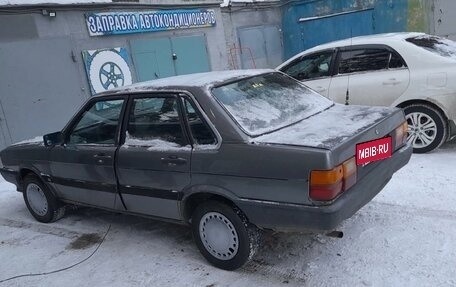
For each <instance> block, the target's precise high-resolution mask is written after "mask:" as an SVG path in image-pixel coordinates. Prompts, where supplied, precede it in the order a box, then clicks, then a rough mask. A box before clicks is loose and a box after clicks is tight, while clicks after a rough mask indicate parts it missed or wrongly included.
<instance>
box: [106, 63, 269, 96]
mask: <svg viewBox="0 0 456 287" xmlns="http://www.w3.org/2000/svg"><path fill="white" fill-rule="evenodd" d="M272 72H277V71H275V70H272V69H258V70H230V71H215V72H207V73H197V74H188V75H182V76H174V77H169V78H163V79H157V80H151V81H145V82H139V83H135V84H133V85H129V86H124V87H119V88H116V89H112V90H109V91H106V92H103V93H101V94H100V95H106V94H112V93H114V94H115V93H120V92H141V91H148V90H153V89H163V88H172V87H208V88H209V87H211V86H214V85H216V84H218V83H223V82H228V81H232V80H236V79H240V78H246V77H251V76H256V75H260V74H265V73H272Z"/></svg>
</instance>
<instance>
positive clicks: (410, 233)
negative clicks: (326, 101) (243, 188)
mask: <svg viewBox="0 0 456 287" xmlns="http://www.w3.org/2000/svg"><path fill="white" fill-rule="evenodd" d="M455 162H456V142H453V143H452V144H447V145H445V146H444V147H443V148H441V149H440V150H438V151H437V152H435V153H431V154H424V155H413V157H412V159H411V162H410V164H409V165H407V166H406V167H405V168H403V169H402V170H401V171H399V172H398V173H397V174H396V175H395V176H394V177H393V179H392V181H391V182H390V183H389V184H388V185H387V186H386V188H385V189H384V190H383V191H382V193H381V194H380V195H379V196H377V197H376V198H375V199H374V200H373V201H372V202H371V203H370V204H368V205H367V206H365V207H364V208H363V209H361V210H360V211H359V212H358V213H357V214H356V215H355V216H354V217H352V218H351V219H349V220H347V221H345V222H344V223H343V224H342V225H341V226H340V230H342V231H344V233H345V236H344V238H342V239H333V238H328V237H325V236H322V235H306V234H300V233H292V234H281V233H278V234H266V235H265V239H264V245H263V247H262V248H261V250H260V252H259V254H258V255H257V256H256V257H255V258H254V261H253V262H252V263H250V264H249V265H247V266H246V267H245V268H243V269H241V270H238V271H236V272H227V271H222V270H218V269H216V268H213V267H211V266H210V265H209V264H208V263H206V261H205V260H204V259H203V257H202V256H201V255H200V254H199V252H198V250H197V248H196V246H195V245H194V243H193V241H192V238H191V234H190V230H189V229H188V228H187V227H184V226H176V225H172V224H168V223H162V222H157V221H153V220H149V219H143V218H138V217H132V216H126V215H120V214H115V213H109V212H105V211H100V210H95V209H79V210H77V211H73V212H71V213H70V214H68V215H67V216H66V217H65V218H63V219H62V220H60V221H58V222H56V223H52V224H41V223H38V222H36V221H35V220H34V219H33V218H32V216H31V215H30V214H29V213H28V211H27V209H26V207H25V204H24V203H23V200H22V196H21V194H20V193H17V192H14V187H13V186H11V185H10V184H8V183H5V182H2V183H0V258H1V261H0V280H2V279H5V278H8V277H10V276H14V275H19V274H23V273H35V272H45V271H51V270H54V269H58V268H62V267H65V266H68V265H71V264H74V263H76V262H78V261H80V260H82V259H84V258H85V257H87V256H88V255H90V253H92V252H93V250H94V249H95V248H96V246H97V242H99V240H100V237H102V236H103V235H104V233H105V232H106V230H107V229H108V227H109V226H110V225H111V229H110V232H109V233H108V235H107V237H106V240H105V242H104V243H103V244H102V245H101V247H100V249H99V250H98V251H97V252H96V253H95V255H94V256H93V257H92V258H90V259H89V260H88V261H86V262H84V263H83V264H81V265H79V266H76V267H74V268H72V269H70V270H67V271H64V272H60V273H56V274H52V275H47V276H40V277H25V278H19V279H16V280H12V281H8V282H5V283H3V284H0V286H252V287H253V286H262V287H263V286H456V278H455V276H454V266H455V264H456V259H455V258H456V244H454V242H456V212H455V211H456V189H455V186H456V166H455ZM78 239H79V240H78ZM82 239H85V240H82Z"/></svg>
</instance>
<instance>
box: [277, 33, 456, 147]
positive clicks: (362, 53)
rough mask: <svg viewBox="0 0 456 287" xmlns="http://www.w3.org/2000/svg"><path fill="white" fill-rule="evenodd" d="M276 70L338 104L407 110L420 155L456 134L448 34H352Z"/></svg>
mask: <svg viewBox="0 0 456 287" xmlns="http://www.w3.org/2000/svg"><path fill="white" fill-rule="evenodd" d="M277 69H278V70H280V71H282V72H284V73H286V74H288V75H290V76H292V77H294V78H296V79H298V80H300V81H303V82H304V83H305V84H306V85H307V86H309V87H311V88H312V89H314V90H315V91H317V92H319V93H320V94H322V95H324V96H326V97H328V98H330V99H331V100H333V101H335V102H338V103H345V104H350V105H373V106H397V107H401V108H403V109H404V112H405V114H406V117H407V121H408V124H409V130H408V133H409V138H408V140H409V141H410V142H411V143H412V144H413V148H414V149H413V150H414V152H416V153H425V152H428V151H431V150H434V149H436V148H438V147H439V146H440V145H441V144H442V143H444V142H445V141H446V140H449V139H451V138H452V137H454V136H456V124H455V122H456V80H454V79H455V78H456V43H455V42H453V41H450V40H447V39H445V38H440V37H436V36H430V35H426V34H423V33H392V34H378V35H371V36H362V37H356V38H350V39H345V40H342V41H337V42H332V43H328V44H324V45H320V46H317V47H314V48H312V49H309V50H306V51H304V52H302V53H300V54H298V55H296V56H294V57H292V58H291V59H289V60H288V61H286V62H285V63H283V64H282V65H280V66H279V67H277ZM451 79H453V80H451Z"/></svg>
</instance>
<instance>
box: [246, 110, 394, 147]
mask: <svg viewBox="0 0 456 287" xmlns="http://www.w3.org/2000/svg"><path fill="white" fill-rule="evenodd" d="M391 111H392V110H391V108H383V107H364V106H344V105H339V104H336V105H334V106H333V107H331V108H330V109H328V110H326V111H323V112H321V113H319V114H317V115H315V116H313V117H311V118H309V119H307V120H303V121H302V122H299V123H297V124H295V125H293V126H290V127H287V128H284V129H282V130H279V131H277V132H274V133H271V134H267V135H264V136H260V137H257V138H254V139H252V141H255V142H258V143H272V144H289V145H300V146H311V147H324V148H332V147H334V146H336V145H337V144H339V143H340V142H341V141H343V140H345V139H347V138H349V137H352V136H354V135H355V134H356V133H357V132H359V131H360V130H362V129H364V128H366V127H368V126H371V125H373V124H375V123H376V122H378V121H380V120H382V119H383V118H384V117H385V116H386V115H388V114H389V113H391Z"/></svg>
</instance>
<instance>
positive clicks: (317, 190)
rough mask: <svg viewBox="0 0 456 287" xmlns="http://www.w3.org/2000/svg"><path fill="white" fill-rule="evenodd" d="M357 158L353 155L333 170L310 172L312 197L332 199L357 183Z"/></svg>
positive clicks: (323, 199)
mask: <svg viewBox="0 0 456 287" xmlns="http://www.w3.org/2000/svg"><path fill="white" fill-rule="evenodd" d="M356 171H357V167H356V159H355V158H354V157H353V158H351V159H349V160H347V161H345V162H344V163H342V164H341V165H339V166H336V167H335V168H333V169H331V170H314V171H312V172H311V173H310V198H311V199H313V200H318V201H330V200H333V199H334V198H336V197H337V196H338V195H339V194H341V193H342V192H344V191H346V190H348V189H349V188H350V187H352V186H353V185H355V183H356Z"/></svg>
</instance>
